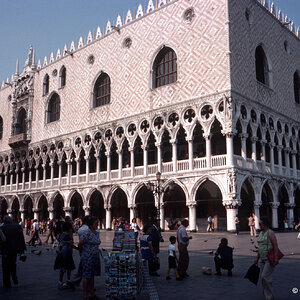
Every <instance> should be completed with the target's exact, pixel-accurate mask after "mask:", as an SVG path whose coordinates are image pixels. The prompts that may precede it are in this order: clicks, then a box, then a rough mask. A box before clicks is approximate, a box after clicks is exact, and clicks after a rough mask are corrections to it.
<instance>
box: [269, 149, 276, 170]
mask: <svg viewBox="0 0 300 300" xmlns="http://www.w3.org/2000/svg"><path fill="white" fill-rule="evenodd" d="M274 147H275V144H274V143H270V163H271V173H272V174H274V173H275V168H274V165H275V163H274Z"/></svg>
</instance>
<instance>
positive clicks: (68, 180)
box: [67, 160, 72, 185]
mask: <svg viewBox="0 0 300 300" xmlns="http://www.w3.org/2000/svg"><path fill="white" fill-rule="evenodd" d="M71 176H72V162H71V160H67V185H69V184H70V183H71Z"/></svg>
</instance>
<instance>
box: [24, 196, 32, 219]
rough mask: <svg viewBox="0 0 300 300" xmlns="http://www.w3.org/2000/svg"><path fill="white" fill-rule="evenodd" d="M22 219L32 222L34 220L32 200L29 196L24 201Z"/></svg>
mask: <svg viewBox="0 0 300 300" xmlns="http://www.w3.org/2000/svg"><path fill="white" fill-rule="evenodd" d="M24 217H25V219H26V220H28V219H29V220H32V219H33V218H34V214H33V200H32V198H31V197H30V196H26V198H25V200H24Z"/></svg>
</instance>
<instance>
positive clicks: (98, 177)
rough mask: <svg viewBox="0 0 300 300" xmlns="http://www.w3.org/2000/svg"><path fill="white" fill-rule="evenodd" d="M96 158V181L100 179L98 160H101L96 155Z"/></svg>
mask: <svg viewBox="0 0 300 300" xmlns="http://www.w3.org/2000/svg"><path fill="white" fill-rule="evenodd" d="M96 160H97V162H96V173H97V181H100V162H101V160H100V157H99V156H97V157H96Z"/></svg>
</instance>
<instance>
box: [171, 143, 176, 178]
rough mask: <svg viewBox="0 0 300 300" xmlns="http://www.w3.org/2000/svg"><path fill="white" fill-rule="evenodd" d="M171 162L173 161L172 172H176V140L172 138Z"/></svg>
mask: <svg viewBox="0 0 300 300" xmlns="http://www.w3.org/2000/svg"><path fill="white" fill-rule="evenodd" d="M171 144H172V162H173V172H174V173H176V172H177V141H176V140H172V141H171Z"/></svg>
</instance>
